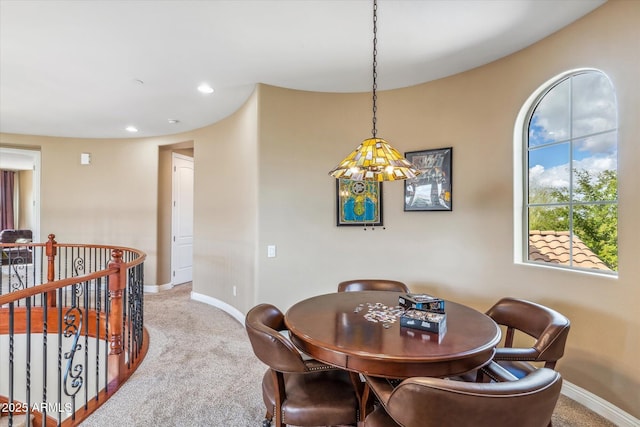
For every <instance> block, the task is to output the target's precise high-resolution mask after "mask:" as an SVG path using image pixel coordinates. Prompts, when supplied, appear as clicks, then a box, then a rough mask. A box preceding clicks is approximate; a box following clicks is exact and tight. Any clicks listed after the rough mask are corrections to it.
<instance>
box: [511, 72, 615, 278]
mask: <svg viewBox="0 0 640 427" xmlns="http://www.w3.org/2000/svg"><path fill="white" fill-rule="evenodd" d="M525 135H527V137H528V138H527V141H526V143H525V146H526V151H527V155H526V156H525V160H524V161H525V162H526V168H525V170H526V171H527V172H526V173H527V177H526V181H525V182H526V189H527V191H526V192H525V197H526V203H525V205H526V210H525V216H526V219H527V220H526V221H524V224H526V227H527V229H526V230H523V231H525V234H526V240H525V241H527V242H528V245H527V250H526V259H527V260H528V261H530V262H536V263H546V264H552V265H555V266H559V267H563V268H573V269H587V270H598V271H599V272H604V273H608V274H616V272H617V269H618V242H617V237H618V174H617V172H618V164H617V159H618V134H617V111H616V99H615V91H614V88H613V85H612V84H611V81H610V80H609V79H608V78H607V76H605V75H604V74H603V73H601V72H598V71H587V72H585V71H581V72H578V73H575V74H572V75H569V76H568V77H564V78H563V79H561V80H560V81H557V82H555V83H554V84H552V85H551V86H550V88H549V89H548V90H547V91H546V93H544V94H543V95H542V96H541V97H540V98H539V99H538V100H537V102H536V103H535V104H534V105H533V108H532V110H531V113H530V120H529V121H528V128H527V129H526V132H525Z"/></svg>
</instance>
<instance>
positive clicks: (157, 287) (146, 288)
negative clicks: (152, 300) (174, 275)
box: [144, 283, 173, 294]
mask: <svg viewBox="0 0 640 427" xmlns="http://www.w3.org/2000/svg"><path fill="white" fill-rule="evenodd" d="M171 288H173V283H165V284H164V285H144V291H145V292H147V293H150V294H157V293H158V292H160V291H168V290H169V289H171Z"/></svg>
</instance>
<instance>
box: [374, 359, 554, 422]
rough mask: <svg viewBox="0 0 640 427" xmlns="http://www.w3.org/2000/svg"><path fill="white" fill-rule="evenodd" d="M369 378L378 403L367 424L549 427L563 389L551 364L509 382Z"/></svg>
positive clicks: (426, 378) (424, 378)
mask: <svg viewBox="0 0 640 427" xmlns="http://www.w3.org/2000/svg"><path fill="white" fill-rule="evenodd" d="M366 380H367V383H368V384H369V387H370V388H371V390H373V392H374V394H375V396H376V397H377V399H378V401H379V402H380V404H379V406H378V407H377V408H376V409H375V410H374V411H373V412H371V413H370V414H369V415H367V418H366V419H365V426H366V427H400V426H404V427H428V426H434V427H436V426H437V427H459V426H474V427H512V426H518V427H545V426H547V425H549V423H550V421H551V416H552V414H553V411H554V409H555V406H556V402H557V401H558V398H559V396H560V389H561V388H562V378H561V376H560V374H559V373H558V372H556V371H554V370H552V369H547V368H540V369H538V370H536V371H535V372H532V373H531V374H529V375H527V376H525V377H524V378H521V379H516V380H515V381H507V382H491V383H476V382H463V381H452V380H447V379H443V378H428V377H412V378H408V379H406V380H404V381H402V382H401V383H400V384H398V385H397V386H394V382H393V381H389V380H387V379H385V378H379V377H370V376H366Z"/></svg>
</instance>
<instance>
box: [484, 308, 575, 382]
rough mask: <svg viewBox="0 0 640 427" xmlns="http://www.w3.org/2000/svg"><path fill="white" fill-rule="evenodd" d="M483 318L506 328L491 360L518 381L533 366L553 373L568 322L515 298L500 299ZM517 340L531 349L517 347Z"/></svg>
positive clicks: (562, 349) (544, 309)
mask: <svg viewBox="0 0 640 427" xmlns="http://www.w3.org/2000/svg"><path fill="white" fill-rule="evenodd" d="M486 314H487V315H488V316H489V317H491V318H492V319H493V320H494V321H495V322H496V323H497V324H498V325H502V326H503V327H505V328H506V334H505V339H504V346H503V347H498V348H496V354H495V356H494V357H493V360H494V361H496V362H497V363H498V364H500V366H502V367H503V368H505V369H507V370H508V371H509V372H510V373H511V374H513V375H515V376H516V377H518V378H522V377H524V376H525V375H527V374H528V373H531V372H532V371H534V370H535V369H537V367H536V365H540V366H542V365H543V366H544V367H545V368H551V369H555V366H556V363H557V362H558V360H559V359H560V358H561V357H562V356H563V354H564V348H565V344H566V342H567V337H568V335H569V329H570V327H571V322H569V319H568V318H566V317H565V316H564V315H562V314H560V313H558V312H557V311H555V310H553V309H551V308H549V307H545V306H543V305H541V304H537V303H534V302H531V301H526V300H522V299H516V298H502V299H501V300H499V301H498V302H496V303H495V304H494V305H493V307H491V308H490V309H489V310H488V311H487V312H486ZM516 335H522V337H521V338H520V337H516ZM525 336H528V337H526V338H525ZM518 338H520V342H523V343H524V342H525V341H528V342H527V344H529V343H531V346H528V345H525V344H520V346H518V344H517V343H518ZM537 362H539V363H537Z"/></svg>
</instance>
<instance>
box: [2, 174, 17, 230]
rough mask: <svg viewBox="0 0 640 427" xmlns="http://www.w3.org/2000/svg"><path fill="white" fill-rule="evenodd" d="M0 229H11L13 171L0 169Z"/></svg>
mask: <svg viewBox="0 0 640 427" xmlns="http://www.w3.org/2000/svg"><path fill="white" fill-rule="evenodd" d="M0 172H1V173H0V230H6V229H13V226H14V222H13V188H14V187H13V185H14V177H15V172H14V171H0Z"/></svg>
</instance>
